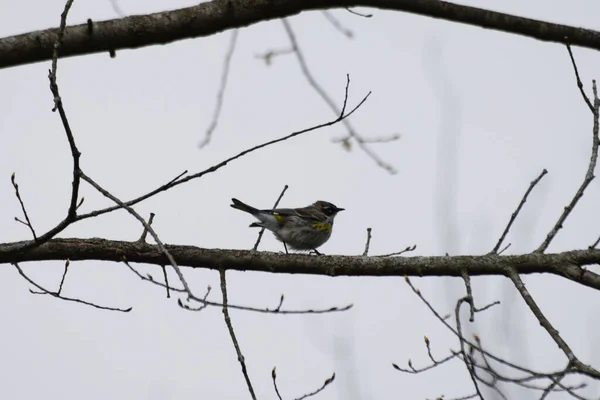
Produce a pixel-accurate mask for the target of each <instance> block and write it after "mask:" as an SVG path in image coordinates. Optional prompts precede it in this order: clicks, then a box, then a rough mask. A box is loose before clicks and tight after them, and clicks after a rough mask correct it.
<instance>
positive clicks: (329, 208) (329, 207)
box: [314, 200, 344, 217]
mask: <svg viewBox="0 0 600 400" xmlns="http://www.w3.org/2000/svg"><path fill="white" fill-rule="evenodd" d="M314 206H315V207H316V208H317V209H318V210H319V211H321V212H322V213H323V214H325V215H327V216H328V217H333V216H335V215H336V214H337V213H339V212H340V211H344V209H343V208H339V207H337V206H336V205H335V204H331V203H329V202H327V201H321V200H319V201H317V202H316V203H314Z"/></svg>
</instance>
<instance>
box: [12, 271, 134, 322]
mask: <svg viewBox="0 0 600 400" xmlns="http://www.w3.org/2000/svg"><path fill="white" fill-rule="evenodd" d="M12 264H13V265H14V266H15V268H17V271H18V272H19V275H21V276H22V277H23V279H25V280H26V281H27V282H29V283H30V284H31V285H33V286H35V287H36V288H38V289H39V290H41V292H35V291H33V290H31V289H30V290H29V291H30V292H31V293H32V294H47V295H50V296H52V297H56V298H57V299H61V300H66V301H72V302H74V303H80V304H85V305H86V306H90V307H94V308H98V309H100V310H108V311H119V312H129V311H131V310H132V309H133V308H132V307H129V308H125V309H124V308H114V307H106V306H101V305H98V304H95V303H90V302H89V301H85V300H81V299H75V298H71V297H64V296H62V295H61V294H59V293H58V292H51V291H50V290H47V289H44V288H43V287H42V286H40V285H39V284H37V283H36V282H34V281H33V280H32V279H31V278H29V277H28V276H27V275H25V273H24V272H23V270H22V269H21V267H19V264H17V263H12Z"/></svg>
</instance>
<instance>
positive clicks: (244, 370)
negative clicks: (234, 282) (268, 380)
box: [219, 270, 256, 400]
mask: <svg viewBox="0 0 600 400" xmlns="http://www.w3.org/2000/svg"><path fill="white" fill-rule="evenodd" d="M219 278H220V281H221V293H222V294H223V308H222V310H223V318H224V319H225V324H226V325H227V330H228V331H229V336H231V341H232V343H233V347H234V348H235V352H236V354H237V357H238V361H239V363H240V367H241V368H242V374H243V375H244V379H245V381H246V385H247V386H248V391H249V392H250V396H252V399H253V400H256V395H255V394H254V389H253V388H252V382H251V381H250V376H249V375H248V370H247V368H246V361H245V359H244V355H243V354H242V350H241V349H240V344H239V343H238V341H237V337H236V336H235V331H234V330H233V325H232V324H231V317H229V309H228V308H227V281H226V279H225V270H219Z"/></svg>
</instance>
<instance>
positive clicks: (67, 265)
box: [56, 259, 71, 295]
mask: <svg viewBox="0 0 600 400" xmlns="http://www.w3.org/2000/svg"><path fill="white" fill-rule="evenodd" d="M70 264H71V261H69V259H67V261H65V272H63V276H62V278H61V280H60V285H59V286H58V292H56V294H58V295H60V292H62V288H63V285H64V284H65V278H66V277H67V271H68V270H69V265H70Z"/></svg>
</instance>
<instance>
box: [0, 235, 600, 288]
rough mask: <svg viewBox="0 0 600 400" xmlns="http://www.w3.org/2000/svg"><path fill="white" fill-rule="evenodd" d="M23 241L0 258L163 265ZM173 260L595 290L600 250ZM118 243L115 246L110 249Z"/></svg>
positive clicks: (190, 256) (191, 249) (235, 253)
mask: <svg viewBox="0 0 600 400" xmlns="http://www.w3.org/2000/svg"><path fill="white" fill-rule="evenodd" d="M23 243H24V242H14V243H0V264H7V263H8V264H10V263H13V262H24V261H39V260H65V259H67V258H69V259H70V260H71V261H75V260H77V261H79V260H99V261H116V262H122V261H123V256H125V257H126V259H127V260H128V261H129V262H136V263H144V264H154V265H159V266H160V265H165V264H169V260H168V258H167V257H166V256H165V254H164V253H163V252H162V251H161V249H160V247H158V246H157V245H151V244H147V243H138V242H137V241H134V242H125V241H117V240H106V239H97V238H90V239H80V238H76V239H73V238H71V239H62V238H61V239H53V240H51V241H50V242H48V243H46V244H44V245H42V246H40V247H38V248H36V249H33V250H31V251H27V252H25V253H14V249H15V248H20V247H21V246H23ZM165 248H166V249H167V250H168V251H169V252H170V253H171V254H172V255H173V257H174V258H175V259H176V260H177V261H178V265H180V266H182V267H184V266H187V267H192V268H206V269H217V268H223V269H227V270H238V271H259V272H268V273H276V274H308V275H323V276H405V275H409V276H456V277H460V276H461V269H463V268H465V269H467V271H468V272H469V275H471V276H472V277H473V276H480V275H501V276H505V275H506V269H507V268H511V267H514V268H516V269H517V271H518V273H519V274H537V273H546V274H552V275H557V276H561V277H564V278H567V279H569V280H571V281H573V282H577V283H579V284H581V285H584V286H587V287H590V288H593V289H597V290H600V275H599V274H596V273H595V272H593V271H591V270H590V269H586V268H583V267H585V266H587V265H594V264H600V250H598V249H586V250H573V251H567V252H563V253H556V254H540V253H534V254H519V255H506V256H504V255H503V256H498V255H476V256H466V255H460V256H427V257H423V256H415V257H376V256H371V257H362V255H361V256H358V257H356V256H339V255H334V256H327V257H313V256H309V255H306V254H293V255H286V254H278V253H271V252H256V251H252V250H223V249H204V248H200V247H196V246H184V245H166V246H165ZM116 249H118V251H117V250H116Z"/></svg>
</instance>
